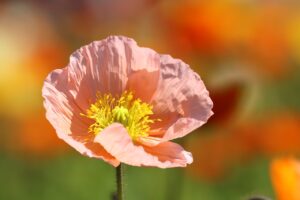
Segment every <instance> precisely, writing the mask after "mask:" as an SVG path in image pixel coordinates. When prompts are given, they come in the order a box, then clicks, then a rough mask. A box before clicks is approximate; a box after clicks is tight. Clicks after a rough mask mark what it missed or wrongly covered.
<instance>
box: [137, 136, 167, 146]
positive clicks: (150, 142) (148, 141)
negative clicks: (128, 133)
mask: <svg viewBox="0 0 300 200" xmlns="http://www.w3.org/2000/svg"><path fill="white" fill-rule="evenodd" d="M138 142H139V143H141V144H143V145H145V146H149V147H153V146H156V145H158V144H160V143H161V142H162V139H161V138H159V137H151V136H147V137H139V138H138Z"/></svg>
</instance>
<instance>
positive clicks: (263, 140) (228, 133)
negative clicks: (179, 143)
mask: <svg viewBox="0 0 300 200" xmlns="http://www.w3.org/2000/svg"><path fill="white" fill-rule="evenodd" d="M215 125H216V126H215V127H214V128H215V129H214V133H213V134H209V135H206V136H202V135H197V138H194V139H193V140H192V141H190V143H189V149H190V150H191V151H193V152H194V155H195V159H194V165H192V166H190V167H189V169H190V170H191V172H192V173H194V174H197V175H199V176H200V177H202V178H206V179H215V178H219V177H221V176H222V175H224V174H225V172H226V171H227V170H228V169H230V167H231V166H233V165H234V164H235V163H241V162H243V161H249V160H251V159H253V158H254V157H255V156H257V155H263V156H267V157H273V156H278V155H282V154H297V155H300V134H299V133H300V115H299V114H296V113H276V114H273V116H268V118H265V119H255V120H254V119H252V120H249V121H248V122H243V123H240V124H236V125H233V126H227V127H226V126H220V124H215ZM199 147H200V148H199ZM199 149H201V150H199ZM202 149H205V151H203V150H202ZM207 155H210V156H207Z"/></svg>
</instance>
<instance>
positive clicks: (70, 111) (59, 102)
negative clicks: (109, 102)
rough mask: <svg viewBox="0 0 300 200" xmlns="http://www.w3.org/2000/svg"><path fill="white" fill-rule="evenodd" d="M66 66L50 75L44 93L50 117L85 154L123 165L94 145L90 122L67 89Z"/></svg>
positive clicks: (65, 139)
mask: <svg viewBox="0 0 300 200" xmlns="http://www.w3.org/2000/svg"><path fill="white" fill-rule="evenodd" d="M66 73H67V71H66V69H58V70H55V71H53V72H52V73H50V74H49V75H48V77H47V78H46V80H45V83H44V87H43V90H42V94H43V97H44V99H45V100H44V106H45V108H46V117H47V119H48V120H49V121H50V123H51V124H52V126H53V127H54V128H55V130H56V133H57V135H58V137H59V138H61V139H62V140H64V141H65V142H66V143H68V144H69V145H71V146H72V147H73V148H75V149H76V150H77V151H79V152H80V153H81V154H83V155H87V156H89V157H95V158H101V159H103V160H105V161H107V162H109V163H111V164H112V165H114V166H117V165H118V164H119V161H117V160H116V159H115V158H114V157H113V156H111V155H110V154H109V153H107V152H106V151H105V149H103V147H101V146H100V145H94V144H92V142H91V141H92V135H90V134H89V133H87V130H88V127H89V122H88V121H87V119H86V118H84V117H82V116H80V115H79V114H80V112H82V111H81V109H80V108H79V106H78V105H77V104H76V102H75V101H74V99H73V98H72V95H71V94H70V91H68V89H67V87H66V86H67V84H68V83H67V79H65V78H64V76H65V75H66Z"/></svg>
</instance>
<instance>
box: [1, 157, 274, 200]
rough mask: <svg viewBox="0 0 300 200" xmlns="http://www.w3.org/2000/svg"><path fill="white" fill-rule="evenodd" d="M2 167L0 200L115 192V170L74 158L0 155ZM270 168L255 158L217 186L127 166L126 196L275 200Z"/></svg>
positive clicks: (134, 198)
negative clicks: (266, 198) (264, 199)
mask: <svg viewBox="0 0 300 200" xmlns="http://www.w3.org/2000/svg"><path fill="white" fill-rule="evenodd" d="M0 166H1V167H0V170H1V182H0V183H1V193H0V199H12V200H14V199H31V200H35V199H44V200H47V199H49V200H50V199H51V200H52V199H58V200H60V199H61V200H63V199H74V200H83V199H110V198H109V197H110V196H111V195H112V193H113V192H114V191H115V179H114V178H115V171H114V168H113V167H111V166H109V165H108V164H105V163H103V162H101V161H99V160H95V159H89V158H85V157H82V156H79V155H77V154H71V155H68V156H58V157H56V158H53V159H49V160H37V159H24V158H13V157H8V156H6V155H2V156H1V165H0ZM268 168H269V166H268V161H267V160H266V159H258V160H256V161H253V162H251V163H248V164H247V165H243V166H242V167H241V166H236V167H234V169H232V172H231V173H229V174H228V175H227V176H226V177H225V178H224V179H223V180H221V181H217V182H205V181H201V180H197V179H195V178H193V177H191V176H184V177H183V178H182V180H181V181H180V182H176V179H178V177H177V178H176V176H180V175H182V174H181V173H182V169H169V170H161V169H155V168H137V167H131V166H125V197H126V199H132V200H138V199H141V198H143V199H145V200H150V199H157V200H163V199H171V198H168V197H169V196H171V197H172V196H173V197H174V196H176V197H177V199H178V200H179V199H186V200H194V199H207V200H215V199H224V200H233V199H246V198H247V197H250V196H253V195H257V194H260V195H265V196H269V197H273V191H272V187H271V184H270V179H269V172H268V171H269V170H268ZM178 185H180V186H181V187H180V188H178ZM179 190H180V191H179ZM177 195H179V196H177ZM172 199H174V198H172Z"/></svg>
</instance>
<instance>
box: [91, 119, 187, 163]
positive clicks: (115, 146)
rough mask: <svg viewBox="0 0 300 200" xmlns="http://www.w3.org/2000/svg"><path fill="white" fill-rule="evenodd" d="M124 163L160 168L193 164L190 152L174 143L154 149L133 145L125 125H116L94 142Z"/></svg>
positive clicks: (101, 133) (161, 144) (100, 134)
mask: <svg viewBox="0 0 300 200" xmlns="http://www.w3.org/2000/svg"><path fill="white" fill-rule="evenodd" d="M94 142H95V143H99V144H101V145H102V146H103V147H104V149H105V150H106V151H107V152H109V153H110V154H111V155H113V156H114V157H115V158H116V159H118V160H119V161H120V162H122V163H126V164H128V165H133V166H155V167H160V168H170V167H185V166H186V165H187V164H190V163H192V162H193V158H192V155H191V154H190V153H189V152H186V151H184V149H183V148H182V147H181V146H180V145H178V144H175V143H172V142H163V143H160V144H159V145H157V146H154V147H148V146H143V145H140V144H135V143H133V141H132V139H131V138H130V136H129V135H128V133H127V130H126V128H124V127H123V125H121V124H118V123H114V124H112V125H110V126H109V127H107V128H106V129H104V130H103V131H102V132H100V133H99V134H98V135H97V136H96V137H95V140H94Z"/></svg>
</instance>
